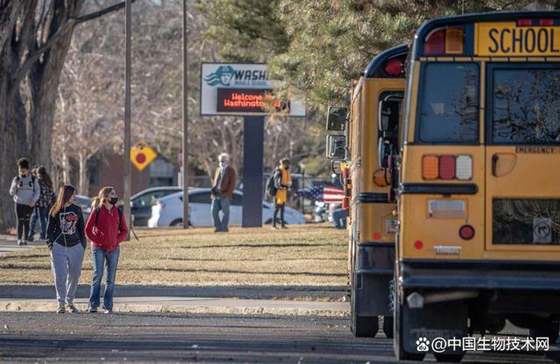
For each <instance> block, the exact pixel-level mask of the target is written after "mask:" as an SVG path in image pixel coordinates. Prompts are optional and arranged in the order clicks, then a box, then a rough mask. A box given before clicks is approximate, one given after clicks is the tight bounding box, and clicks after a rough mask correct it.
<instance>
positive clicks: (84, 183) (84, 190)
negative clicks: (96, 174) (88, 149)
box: [78, 153, 89, 196]
mask: <svg viewBox="0 0 560 364" xmlns="http://www.w3.org/2000/svg"><path fill="white" fill-rule="evenodd" d="M87 161H88V158H87V156H86V155H85V153H80V154H79V163H80V182H79V187H78V193H79V194H81V195H86V196H87V195H88V189H89V178H88V170H87Z"/></svg>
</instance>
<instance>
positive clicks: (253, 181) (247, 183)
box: [241, 116, 264, 228]
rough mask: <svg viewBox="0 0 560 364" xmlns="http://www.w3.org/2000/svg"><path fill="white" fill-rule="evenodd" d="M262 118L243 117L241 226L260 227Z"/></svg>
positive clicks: (261, 203)
mask: <svg viewBox="0 0 560 364" xmlns="http://www.w3.org/2000/svg"><path fill="white" fill-rule="evenodd" d="M263 160H264V116H244V117H243V218H242V221H241V226H242V227H244V228H246V227H261V226H262V210H263V208H262V206H263V201H262V200H263Z"/></svg>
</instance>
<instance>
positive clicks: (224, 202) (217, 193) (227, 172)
mask: <svg viewBox="0 0 560 364" xmlns="http://www.w3.org/2000/svg"><path fill="white" fill-rule="evenodd" d="M218 161H219V163H220V166H219V167H218V168H217V169H216V173H215V174H214V184H213V185H212V192H211V194H212V219H213V220H214V227H215V230H214V232H216V233H218V232H228V231H229V229H228V225H229V207H230V205H231V200H232V199H233V190H234V189H235V186H237V173H236V172H235V169H234V168H233V167H231V166H230V165H229V163H230V158H229V154H227V153H222V154H220V155H219V156H218ZM220 211H222V214H223V216H222V219H221V220H220Z"/></svg>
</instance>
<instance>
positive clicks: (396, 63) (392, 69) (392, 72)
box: [384, 58, 404, 76]
mask: <svg viewBox="0 0 560 364" xmlns="http://www.w3.org/2000/svg"><path fill="white" fill-rule="evenodd" d="M384 69H385V72H386V73H387V74H388V75H389V76H398V75H401V74H403V73H404V63H403V61H401V60H400V59H398V58H394V59H390V60H388V61H387V63H385V67H384Z"/></svg>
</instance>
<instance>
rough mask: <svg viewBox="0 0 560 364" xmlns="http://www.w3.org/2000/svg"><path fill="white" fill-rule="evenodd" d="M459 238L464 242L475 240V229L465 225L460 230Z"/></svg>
mask: <svg viewBox="0 0 560 364" xmlns="http://www.w3.org/2000/svg"><path fill="white" fill-rule="evenodd" d="M459 236H460V237H461V239H463V240H471V239H472V238H474V228H473V227H472V226H470V225H463V226H461V228H460V229H459Z"/></svg>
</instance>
